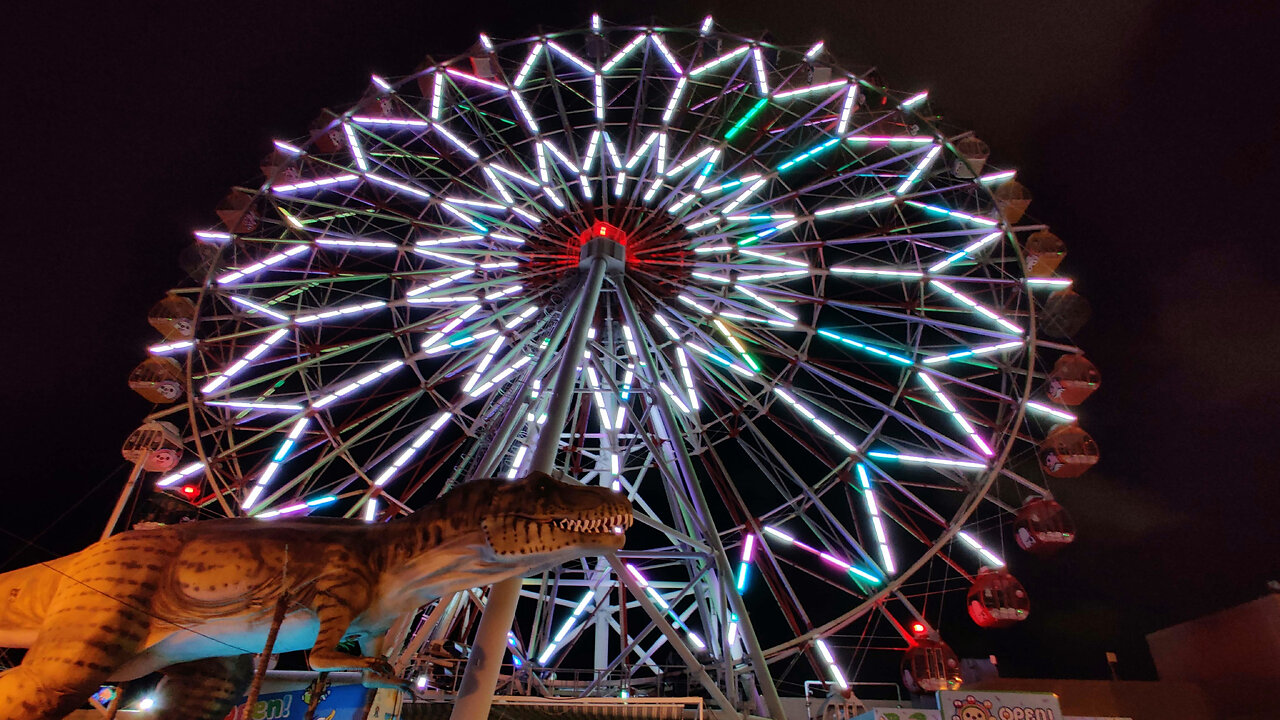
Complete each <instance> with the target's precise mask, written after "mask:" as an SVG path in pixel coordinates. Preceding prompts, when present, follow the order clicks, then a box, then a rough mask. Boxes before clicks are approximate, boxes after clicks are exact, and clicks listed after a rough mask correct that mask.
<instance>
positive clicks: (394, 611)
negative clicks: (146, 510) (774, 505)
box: [0, 473, 632, 720]
mask: <svg viewBox="0 0 1280 720" xmlns="http://www.w3.org/2000/svg"><path fill="white" fill-rule="evenodd" d="M631 520H632V516H631V508H630V505H629V504H628V503H627V501H626V499H625V498H624V497H623V496H621V495H618V494H616V493H613V492H611V491H609V490H608V489H606V488H600V487H586V486H582V485H575V484H570V483H568V482H563V481H560V480H556V479H553V478H551V477H550V476H548V475H545V474H542V473H533V474H530V475H529V476H528V477H526V478H523V479H521V480H518V481H515V482H512V481H508V480H496V479H485V480H475V481H472V482H468V483H465V484H463V485H460V486H459V487H457V488H455V489H454V490H452V491H450V492H448V493H446V494H445V495H444V496H442V497H441V498H440V499H439V500H438V501H436V502H435V503H433V504H431V505H429V506H427V507H424V508H423V509H421V510H418V511H417V512H414V513H413V514H411V515H408V516H406V517H403V518H399V519H397V520H393V521H391V522H388V523H380V524H366V523H364V522H361V521H359V520H348V519H336V518H299V519H281V520H274V521H262V520H255V519H252V518H233V519H226V520H207V521H200V522H193V523H185V524H181V525H173V526H165V527H161V528H157V529H147V530H131V531H128V532H123V533H120V534H118V535H115V536H112V537H110V538H107V539H106V540H103V541H101V542H97V543H94V544H93V545H90V546H89V547H88V548H86V549H85V550H83V551H81V552H78V553H75V554H73V555H69V556H66V557H62V558H58V559H56V560H52V561H50V562H47V563H41V564H39V565H33V566H31V567H26V568H22V569H19V570H14V571H12V572H8V573H5V574H3V575H0V647H19V648H29V650H28V651H27V654H26V656H25V657H24V658H23V661H22V663H21V664H20V665H18V666H17V667H15V668H13V669H11V670H8V671H6V672H4V673H3V674H0V720H54V719H55V718H61V717H63V716H64V715H66V714H67V713H68V712H70V711H71V710H74V709H76V708H78V707H80V706H81V705H83V704H84V703H85V702H87V700H88V697H89V695H90V694H91V693H93V692H94V691H96V690H97V689H98V687H99V686H100V685H102V684H104V683H107V682H109V681H124V680H130V679H134V678H138V677H141V676H143V675H146V674H148V673H151V672H156V671H164V672H165V673H166V677H165V680H164V681H163V686H162V688H161V689H162V690H164V691H165V692H164V695H165V696H167V697H171V698H183V701H182V705H183V707H181V708H162V709H161V710H160V714H158V715H152V716H151V717H153V718H168V717H173V718H177V717H182V718H190V719H192V720H203V719H206V718H207V719H208V720H221V718H223V717H224V716H225V714H226V713H227V711H228V710H229V709H230V708H231V706H232V704H233V703H234V702H235V700H236V699H238V698H239V697H240V696H241V694H242V693H243V692H244V687H245V685H246V684H247V682H246V680H247V678H248V676H249V673H248V668H249V667H250V665H249V661H250V660H251V659H252V654H253V653H255V652H258V651H259V650H260V649H261V648H262V646H263V643H264V642H265V638H266V635H267V631H268V629H269V626H270V622H271V616H272V613H273V610H274V609H275V606H276V603H277V599H278V598H279V597H280V596H281V593H282V592H283V591H287V592H288V593H289V601H290V605H289V610H288V613H287V614H286V616H285V620H284V622H283V624H282V625H281V627H280V632H279V635H278V637H277V639H276V643H275V651H276V652H286V651H291V650H307V649H309V650H310V651H311V652H310V656H309V662H310V665H311V668H312V669H314V670H318V671H319V670H331V671H332V670H364V671H371V672H373V673H386V672H388V670H389V667H388V665H387V663H386V661H385V660H383V659H381V658H375V657H357V656H353V655H349V654H346V653H344V652H342V651H340V650H339V649H338V646H339V643H342V642H343V641H344V640H345V639H352V638H355V639H359V640H362V641H366V642H362V649H365V652H366V653H368V652H369V650H368V649H367V648H372V647H373V645H372V643H368V644H366V643H367V641H370V640H372V639H376V638H378V637H380V636H381V635H382V634H383V633H385V632H386V631H387V629H388V628H389V627H390V626H391V624H392V622H393V621H394V620H395V619H396V618H397V617H398V616H400V615H403V614H405V613H411V612H414V611H415V610H416V609H418V608H419V607H421V606H422V605H425V604H426V603H428V602H429V601H431V600H433V599H435V598H438V597H441V596H442V595H447V594H449V593H453V592H456V591H459V590H463V589H466V588H472V587H479V586H482V585H488V584H491V583H495V582H498V581H501V580H505V579H507V578H511V577H516V576H521V575H525V574H528V573H530V572H535V571H539V570H541V569H545V568H548V567H551V566H554V565H557V564H560V563H562V562H566V561H568V560H571V559H573V558H576V557H581V556H583V555H590V554H593V553H600V552H605V551H609V550H617V549H619V548H621V547H622V543H623V539H624V536H623V532H624V531H625V530H626V528H628V527H630V525H631ZM170 704H171V703H170ZM197 706H199V707H197ZM171 712H172V714H170V713H171Z"/></svg>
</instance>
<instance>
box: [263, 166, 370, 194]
mask: <svg viewBox="0 0 1280 720" xmlns="http://www.w3.org/2000/svg"><path fill="white" fill-rule="evenodd" d="M364 169H366V168H361V170H364ZM359 179H360V176H359V175H351V174H345V175H335V176H333V177H323V178H315V179H314V180H304V181H301V182H296V183H290V184H288V185H273V186H272V187H271V192H273V193H275V194H277V195H283V194H284V193H290V192H297V191H299V190H312V189H314V188H322V187H328V186H330V185H342V184H345V183H349V182H355V181H356V180H359Z"/></svg>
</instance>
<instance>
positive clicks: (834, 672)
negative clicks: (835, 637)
mask: <svg viewBox="0 0 1280 720" xmlns="http://www.w3.org/2000/svg"><path fill="white" fill-rule="evenodd" d="M814 644H815V645H817V646H818V654H819V655H821V656H822V660H823V662H825V663H826V664H827V670H828V671H830V673H831V678H832V679H833V680H835V681H836V685H839V686H840V689H841V690H847V689H849V683H848V682H846V681H845V679H844V673H842V672H840V666H838V665H836V661H835V658H833V657H832V656H831V649H830V648H828V647H827V641H826V640H822V639H819V640H817V641H816V642H815V643H814Z"/></svg>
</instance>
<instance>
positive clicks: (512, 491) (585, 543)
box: [481, 472, 632, 564]
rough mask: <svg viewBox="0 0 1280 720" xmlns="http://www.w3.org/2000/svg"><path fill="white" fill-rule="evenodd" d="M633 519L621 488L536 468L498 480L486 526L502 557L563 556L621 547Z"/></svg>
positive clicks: (560, 558) (493, 546)
mask: <svg viewBox="0 0 1280 720" xmlns="http://www.w3.org/2000/svg"><path fill="white" fill-rule="evenodd" d="M631 519H632V518H631V504H630V503H628V502H627V500H626V498H625V497H623V496H622V495H619V494H618V493H615V492H612V491H610V490H609V489H607V488H602V487H594V486H587V485H575V484H572V483H568V482H564V481H561V480H556V479H555V478H552V477H551V476H549V475H547V474H545V473H537V472H535V473H530V474H529V475H528V476H526V477H525V478H523V479H520V480H516V481H514V482H503V483H501V484H500V485H498V486H497V488H496V489H495V490H494V492H493V495H492V497H491V499H490V501H489V507H488V511H487V512H486V513H485V514H484V516H483V517H482V519H481V526H482V527H483V528H484V533H485V539H486V540H487V541H488V543H489V547H490V548H491V549H492V551H493V553H494V555H496V556H497V557H498V558H499V559H504V560H516V561H519V560H523V559H533V558H539V559H544V560H554V562H562V561H563V560H567V559H569V558H573V557H579V556H582V555H590V554H593V553H598V552H605V551H609V550H618V549H620V548H621V547H622V543H623V541H624V540H625V539H626V538H625V536H624V534H623V533H625V532H626V530H627V528H629V527H631ZM530 556H532V557H530ZM539 564H542V563H539Z"/></svg>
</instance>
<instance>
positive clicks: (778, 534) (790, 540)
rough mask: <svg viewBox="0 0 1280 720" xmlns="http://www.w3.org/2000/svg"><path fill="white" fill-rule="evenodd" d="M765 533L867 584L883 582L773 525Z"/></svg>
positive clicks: (766, 527) (765, 529) (767, 527)
mask: <svg viewBox="0 0 1280 720" xmlns="http://www.w3.org/2000/svg"><path fill="white" fill-rule="evenodd" d="M764 533H765V535H768V536H769V537H772V538H776V539H778V540H781V541H782V542H784V543H787V544H788V545H794V546H795V547H798V548H800V549H801V550H804V551H805V552H808V553H810V554H813V555H817V556H818V557H820V558H822V559H823V560H824V561H826V562H827V563H829V564H831V565H835V566H836V567H838V568H840V569H841V570H844V571H845V572H847V573H849V574H851V575H856V576H857V577H860V578H862V579H863V580H866V581H867V582H870V583H874V584H876V585H879V584H880V583H881V582H883V581H882V580H881V579H880V578H878V577H876V576H875V575H872V574H871V573H869V572H867V571H866V570H862V569H861V568H858V567H855V566H853V565H852V564H850V563H847V562H845V561H844V560H841V559H840V558H838V557H836V556H835V555H832V554H831V553H829V552H824V551H822V550H819V549H817V548H815V547H812V546H810V545H806V544H805V543H802V542H800V541H799V540H797V539H795V538H794V537H792V536H791V535H788V534H787V533H785V532H783V531H781V530H779V529H778V528H776V527H773V526H772V525H765V526H764Z"/></svg>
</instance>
